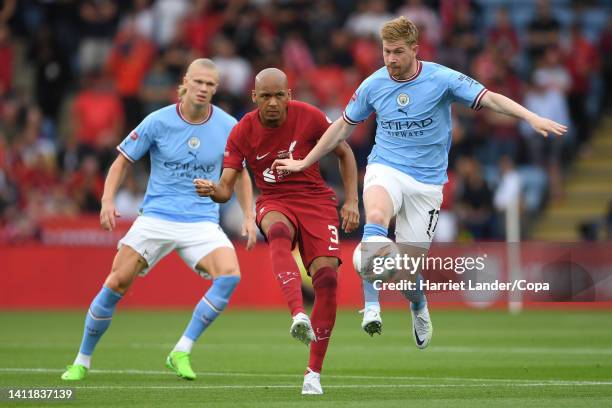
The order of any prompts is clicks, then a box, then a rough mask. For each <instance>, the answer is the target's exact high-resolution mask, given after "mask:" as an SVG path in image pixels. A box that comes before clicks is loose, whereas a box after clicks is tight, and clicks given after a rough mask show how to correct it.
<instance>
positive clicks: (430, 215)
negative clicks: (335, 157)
mask: <svg viewBox="0 0 612 408" xmlns="http://www.w3.org/2000/svg"><path fill="white" fill-rule="evenodd" d="M363 184H364V186H363V191H364V192H365V191H366V190H367V189H368V188H369V187H371V186H381V187H383V188H384V189H385V190H386V191H387V193H388V194H389V196H390V197H391V201H393V215H395V216H396V219H395V241H396V242H398V243H410V244H411V245H413V246H417V247H421V248H429V245H430V244H431V240H432V239H433V236H434V232H435V230H436V226H437V224H438V217H439V215H440V205H442V187H443V186H442V185H436V184H425V183H421V182H419V181H417V180H415V179H414V178H413V177H411V176H409V175H408V174H405V173H402V172H401V171H399V170H396V169H394V168H392V167H389V166H385V165H384V164H380V163H372V164H369V165H368V167H367V168H366V174H365V178H364V182H363Z"/></svg>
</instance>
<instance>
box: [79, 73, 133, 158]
mask: <svg viewBox="0 0 612 408" xmlns="http://www.w3.org/2000/svg"><path fill="white" fill-rule="evenodd" d="M72 122H73V124H74V133H75V136H76V139H77V140H78V143H79V145H80V148H81V149H83V150H89V151H95V152H97V153H98V154H99V155H100V157H101V161H102V163H104V165H103V167H104V168H106V166H107V165H108V164H109V163H110V161H112V160H113V158H114V157H115V146H116V145H117V143H118V142H119V139H120V137H121V134H122V132H123V129H124V126H123V125H124V116H123V106H122V104H121V99H120V98H119V96H118V95H117V93H116V92H115V91H114V89H113V87H112V83H111V82H110V81H109V80H108V78H105V77H104V76H102V75H100V74H90V75H88V76H87V77H86V78H84V86H83V89H82V90H81V91H79V92H78V93H77V95H76V98H75V99H74V102H73V105H72Z"/></svg>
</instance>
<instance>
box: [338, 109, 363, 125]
mask: <svg viewBox="0 0 612 408" xmlns="http://www.w3.org/2000/svg"><path fill="white" fill-rule="evenodd" d="M342 119H344V121H345V122H346V123H348V124H349V125H358V124H360V123H361V122H363V120H362V121H361V122H356V121H354V120H353V119H351V118H349V117H348V115H347V114H346V111H344V112H342Z"/></svg>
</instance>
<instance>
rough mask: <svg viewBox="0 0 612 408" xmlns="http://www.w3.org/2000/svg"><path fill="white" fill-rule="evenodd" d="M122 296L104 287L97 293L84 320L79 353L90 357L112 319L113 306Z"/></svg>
mask: <svg viewBox="0 0 612 408" xmlns="http://www.w3.org/2000/svg"><path fill="white" fill-rule="evenodd" d="M121 298H122V296H121V295H120V294H119V293H117V292H115V291H114V290H112V289H109V288H107V287H106V286H103V287H102V290H101V291H100V292H98V295H97V296H96V297H95V298H94V300H93V301H92V302H91V305H90V306H89V310H88V311H87V317H86V318H85V330H84V332H83V340H82V341H81V348H80V350H79V351H80V352H81V353H82V354H85V355H88V356H91V355H92V354H93V351H94V348H95V347H96V344H98V341H99V340H100V338H101V337H102V335H103V334H104V332H105V331H106V329H108V326H110V324H111V319H112V318H113V312H114V311H115V305H116V304H117V302H119V301H120V300H121Z"/></svg>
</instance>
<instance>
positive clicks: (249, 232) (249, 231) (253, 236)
mask: <svg viewBox="0 0 612 408" xmlns="http://www.w3.org/2000/svg"><path fill="white" fill-rule="evenodd" d="M224 171H225V170H224ZM235 188H236V197H237V198H238V202H239V203H240V208H242V214H243V221H242V236H243V237H244V236H246V237H247V249H252V248H253V247H254V246H255V243H256V242H257V226H256V225H255V214H254V213H253V184H252V183H251V176H250V175H249V171H248V170H247V169H246V167H245V168H244V169H242V171H241V172H240V173H239V174H238V180H237V181H236V184H235Z"/></svg>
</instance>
